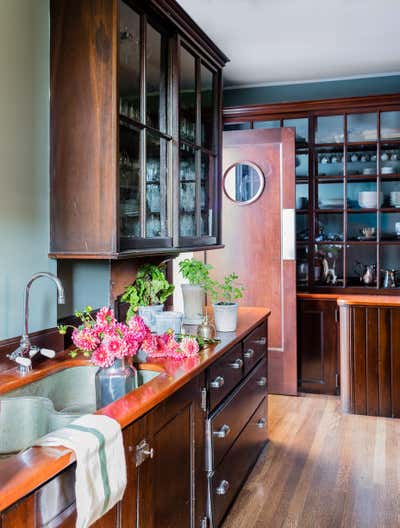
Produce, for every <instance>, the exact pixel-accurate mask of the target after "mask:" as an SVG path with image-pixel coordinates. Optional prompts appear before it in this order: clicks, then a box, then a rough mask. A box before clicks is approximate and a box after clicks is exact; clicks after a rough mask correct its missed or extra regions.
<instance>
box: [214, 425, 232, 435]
mask: <svg viewBox="0 0 400 528" xmlns="http://www.w3.org/2000/svg"><path fill="white" fill-rule="evenodd" d="M230 432H231V428H230V427H229V425H226V424H224V425H222V426H221V427H220V428H219V429H218V431H213V435H214V436H216V437H217V438H226V437H227V436H228V434H229V433H230Z"/></svg>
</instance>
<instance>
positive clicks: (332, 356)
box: [297, 299, 339, 394]
mask: <svg viewBox="0 0 400 528" xmlns="http://www.w3.org/2000/svg"><path fill="white" fill-rule="evenodd" d="M297 307H298V320H297V330H298V338H297V342H298V347H299V350H298V358H299V390H300V391H303V392H314V393H319V394H337V393H338V390H339V386H338V323H337V314H338V311H337V305H336V300H333V301H332V300H310V299H301V300H299V301H298V305H297Z"/></svg>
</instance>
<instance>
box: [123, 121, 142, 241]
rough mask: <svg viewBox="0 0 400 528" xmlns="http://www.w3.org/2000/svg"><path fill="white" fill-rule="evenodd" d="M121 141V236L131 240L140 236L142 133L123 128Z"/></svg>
mask: <svg viewBox="0 0 400 528" xmlns="http://www.w3.org/2000/svg"><path fill="white" fill-rule="evenodd" d="M119 141H120V153H119V185H120V192H119V195H120V206H119V214H120V236H121V238H126V239H129V238H135V237H139V236H140V214H139V209H140V203H139V196H140V185H139V182H140V176H139V144H140V132H139V130H135V129H127V128H125V127H121V128H120V134H119Z"/></svg>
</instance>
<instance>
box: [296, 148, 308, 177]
mask: <svg viewBox="0 0 400 528" xmlns="http://www.w3.org/2000/svg"><path fill="white" fill-rule="evenodd" d="M295 166H296V178H308V150H306V149H301V150H298V149H296V158H295Z"/></svg>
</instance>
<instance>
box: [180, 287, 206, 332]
mask: <svg viewBox="0 0 400 528" xmlns="http://www.w3.org/2000/svg"><path fill="white" fill-rule="evenodd" d="M182 295H183V305H184V312H185V317H184V320H183V322H184V324H189V325H190V324H197V325H198V324H201V323H202V321H203V306H204V288H203V287H202V286H199V285H198V284H182Z"/></svg>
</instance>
